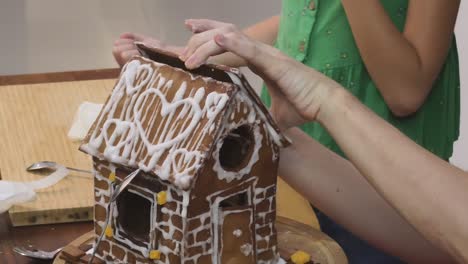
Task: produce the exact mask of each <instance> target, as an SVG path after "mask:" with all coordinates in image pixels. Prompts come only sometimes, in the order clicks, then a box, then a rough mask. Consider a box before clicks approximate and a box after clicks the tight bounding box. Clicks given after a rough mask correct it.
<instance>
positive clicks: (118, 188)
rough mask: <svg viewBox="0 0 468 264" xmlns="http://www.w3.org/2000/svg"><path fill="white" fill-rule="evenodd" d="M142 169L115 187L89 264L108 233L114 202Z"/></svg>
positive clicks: (89, 263)
mask: <svg viewBox="0 0 468 264" xmlns="http://www.w3.org/2000/svg"><path fill="white" fill-rule="evenodd" d="M140 171H141V170H140V169H137V170H135V171H133V172H132V173H130V174H129V175H127V176H126V177H125V178H124V180H123V181H122V182H121V183H120V184H119V185H117V186H116V187H115V189H114V192H113V193H112V195H111V198H110V200H109V203H108V204H107V215H106V220H105V222H104V226H103V228H102V232H101V235H100V236H99V237H98V239H97V241H96V243H95V244H94V248H93V251H92V253H91V257H90V259H89V261H88V264H91V263H93V259H94V256H95V255H96V251H97V248H98V247H99V244H100V243H101V241H102V238H103V237H104V234H105V233H106V228H107V226H108V225H109V221H110V216H111V215H112V213H111V208H112V203H113V202H115V201H116V200H117V197H119V195H120V193H122V191H123V190H125V188H126V187H127V186H128V185H129V184H130V182H131V181H132V180H133V179H134V178H135V177H136V176H137V175H138V173H140Z"/></svg>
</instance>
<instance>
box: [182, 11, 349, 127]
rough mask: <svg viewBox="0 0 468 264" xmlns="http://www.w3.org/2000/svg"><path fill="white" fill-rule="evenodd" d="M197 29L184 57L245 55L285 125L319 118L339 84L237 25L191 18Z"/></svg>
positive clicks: (191, 60) (194, 60)
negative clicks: (257, 39) (264, 85)
mask: <svg viewBox="0 0 468 264" xmlns="http://www.w3.org/2000/svg"><path fill="white" fill-rule="evenodd" d="M188 24H190V25H192V29H193V28H195V29H196V30H192V31H193V32H194V33H196V34H195V35H194V36H193V37H192V38H191V39H190V40H189V42H188V44H187V46H186V49H185V52H184V53H183V54H182V55H181V59H184V60H185V63H186V66H187V67H188V68H196V67H198V66H199V65H201V64H202V63H204V62H205V61H206V60H207V59H208V58H209V57H210V56H213V55H217V54H220V53H223V52H226V51H230V52H232V53H234V54H236V55H238V56H239V57H241V58H243V59H245V60H246V61H247V63H248V65H249V68H251V69H252V71H254V72H255V73H256V74H258V75H259V76H260V77H262V78H263V80H264V81H265V82H266V84H267V87H268V90H269V92H270V95H271V98H272V107H271V112H272V115H273V117H274V118H275V119H276V121H277V122H278V124H279V126H280V127H281V128H282V129H288V128H290V127H293V126H297V125H300V124H302V123H304V122H306V121H313V120H316V119H317V116H318V115H319V114H320V108H321V107H322V105H324V104H325V101H326V100H328V99H329V98H330V97H331V95H332V94H333V93H334V91H337V90H340V89H339V87H340V86H339V84H338V83H336V82H334V81H333V80H331V79H329V78H327V77H326V76H324V75H322V74H321V73H319V72H317V71H314V70H313V69H311V68H309V67H307V66H305V65H303V64H301V63H299V62H297V61H295V60H293V59H291V58H289V57H287V56H286V55H284V54H283V53H281V52H280V51H279V50H277V49H275V48H273V47H271V46H268V45H266V44H263V43H261V42H259V41H255V40H253V39H251V38H249V37H247V36H246V35H245V34H243V33H242V32H241V31H239V30H238V29H237V28H236V27H235V26H234V25H232V24H227V23H222V22H218V21H213V20H206V19H200V20H195V19H192V20H188Z"/></svg>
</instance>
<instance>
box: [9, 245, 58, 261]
mask: <svg viewBox="0 0 468 264" xmlns="http://www.w3.org/2000/svg"><path fill="white" fill-rule="evenodd" d="M62 249H63V248H57V249H56V250H54V251H44V250H39V249H27V248H24V247H14V248H13V251H14V252H16V253H17V254H20V255H21V256H25V257H28V258H32V259H43V260H50V259H54V258H55V256H56V255H57V254H58V253H59V252H60V251H62Z"/></svg>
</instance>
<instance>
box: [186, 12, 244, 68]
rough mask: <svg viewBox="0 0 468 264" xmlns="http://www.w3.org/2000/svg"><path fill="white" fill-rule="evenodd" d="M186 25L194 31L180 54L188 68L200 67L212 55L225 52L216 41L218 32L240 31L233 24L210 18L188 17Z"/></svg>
mask: <svg viewBox="0 0 468 264" xmlns="http://www.w3.org/2000/svg"><path fill="white" fill-rule="evenodd" d="M185 25H186V26H187V28H188V29H189V30H190V31H192V33H194V35H193V36H192V37H191V38H190V40H189V41H188V43H187V45H186V47H185V49H184V51H183V52H182V53H181V55H180V59H181V60H183V61H185V66H186V67H187V68H188V69H194V68H198V67H199V66H200V65H202V64H204V63H206V61H207V60H208V58H209V57H210V56H214V55H218V54H221V53H224V52H225V51H224V50H223V49H222V48H221V47H219V46H218V45H217V44H216V43H215V41H214V37H215V36H216V35H217V34H228V33H231V32H239V30H237V27H236V26H235V25H233V24H228V23H223V22H218V21H214V20H208V19H188V20H186V21H185Z"/></svg>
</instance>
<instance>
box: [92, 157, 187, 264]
mask: <svg viewBox="0 0 468 264" xmlns="http://www.w3.org/2000/svg"><path fill="white" fill-rule="evenodd" d="M94 168H95V170H96V174H95V200H96V204H95V219H94V227H95V233H96V235H97V236H99V235H100V234H101V232H102V228H103V225H104V221H105V219H106V215H107V210H106V207H107V203H108V201H109V197H110V188H111V184H112V179H109V177H111V178H112V176H110V175H111V174H112V173H116V167H115V165H113V164H109V163H107V162H103V161H99V160H97V159H94ZM115 175H116V177H117V179H116V181H119V180H121V179H122V178H123V177H124V176H125V175H126V174H125V173H124V171H122V172H120V170H119V169H117V173H116V174H115ZM147 177H152V176H147ZM153 178H154V177H153ZM154 180H156V179H154ZM142 181H143V179H142V178H141V177H137V178H135V180H134V181H133V183H132V185H133V188H135V187H136V188H138V187H137V186H145V187H149V188H151V184H148V183H143V182H142ZM163 186H164V187H163V189H164V190H163V191H165V192H166V195H167V198H166V200H167V201H166V203H165V204H163V205H160V206H161V208H160V210H158V212H160V218H158V220H157V222H156V221H154V222H155V223H154V224H155V226H154V229H153V230H154V231H152V232H158V235H157V236H156V237H154V238H153V240H152V241H150V243H152V244H153V245H154V248H153V249H154V250H158V251H159V252H160V258H159V260H151V259H149V257H148V255H149V254H150V252H149V251H147V250H143V254H138V252H139V251H140V250H135V249H134V250H130V249H131V246H130V245H131V244H132V243H131V242H129V241H122V240H119V239H118V236H116V235H117V232H118V229H117V228H116V225H115V223H113V222H111V227H112V231H113V236H112V237H109V236H107V235H106V236H104V238H103V240H102V242H101V244H100V245H99V248H98V251H97V257H98V258H101V259H103V260H113V261H116V260H120V261H122V262H123V263H135V262H136V261H138V262H141V263H180V257H179V256H180V254H183V250H184V249H183V247H182V241H183V230H184V229H185V227H184V224H185V222H184V221H183V219H184V218H185V215H186V212H187V204H188V197H189V196H188V193H186V194H185V195H184V193H183V192H182V191H181V190H178V189H175V188H174V187H172V186H170V185H167V184H163ZM149 191H151V190H149ZM154 195H156V193H154ZM114 214H115V211H114ZM156 239H157V241H155V240H156ZM150 250H151V249H150Z"/></svg>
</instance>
